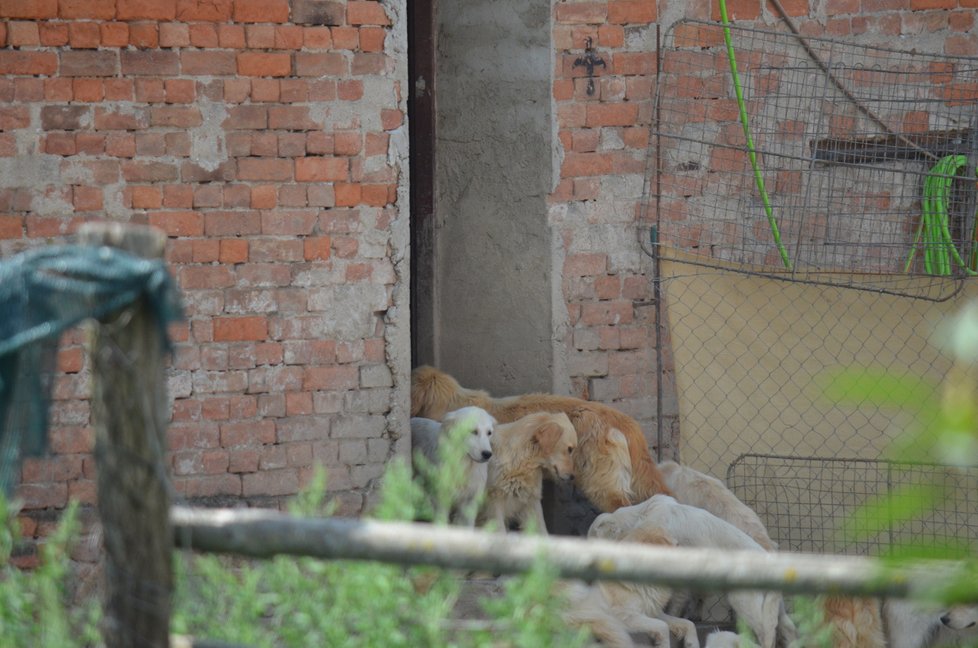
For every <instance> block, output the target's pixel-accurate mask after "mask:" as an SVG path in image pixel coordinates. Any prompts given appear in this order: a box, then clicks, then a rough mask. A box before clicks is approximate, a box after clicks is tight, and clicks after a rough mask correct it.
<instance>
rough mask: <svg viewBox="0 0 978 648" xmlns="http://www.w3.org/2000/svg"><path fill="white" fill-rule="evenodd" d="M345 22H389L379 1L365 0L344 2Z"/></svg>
mask: <svg viewBox="0 0 978 648" xmlns="http://www.w3.org/2000/svg"><path fill="white" fill-rule="evenodd" d="M346 22H347V23H348V24H350V25H390V24H391V20H390V18H389V17H388V16H387V12H386V11H384V6H383V5H382V4H381V3H380V2H375V1H365V0H350V1H349V2H347V3H346Z"/></svg>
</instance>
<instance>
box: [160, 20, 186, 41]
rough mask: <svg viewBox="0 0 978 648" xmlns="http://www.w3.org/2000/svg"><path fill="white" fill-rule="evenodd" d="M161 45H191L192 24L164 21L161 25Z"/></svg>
mask: <svg viewBox="0 0 978 648" xmlns="http://www.w3.org/2000/svg"><path fill="white" fill-rule="evenodd" d="M159 39H160V47H189V46H190V25H185V24H181V23H162V24H161V25H160V26H159Z"/></svg>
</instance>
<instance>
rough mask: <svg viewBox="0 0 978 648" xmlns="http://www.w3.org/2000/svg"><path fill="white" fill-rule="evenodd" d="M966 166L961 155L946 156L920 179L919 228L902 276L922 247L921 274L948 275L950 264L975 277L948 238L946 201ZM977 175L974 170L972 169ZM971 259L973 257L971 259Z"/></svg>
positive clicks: (966, 159) (970, 267)
mask: <svg viewBox="0 0 978 648" xmlns="http://www.w3.org/2000/svg"><path fill="white" fill-rule="evenodd" d="M967 164H968V158H967V157H965V156H964V155H948V156H946V157H943V158H941V159H940V160H938V162H937V164H935V165H934V166H933V167H932V168H931V170H930V171H928V172H927V177H926V178H925V179H924V193H923V196H922V197H921V214H920V226H919V227H918V228H917V234H916V236H915V237H914V243H913V246H912V247H911V249H910V255H909V256H908V257H907V263H906V264H905V265H904V272H910V266H911V264H912V263H913V258H914V255H915V254H916V252H917V246H918V245H921V246H922V247H923V257H924V271H925V272H926V273H927V274H931V275H950V274H951V260H952V258H953V260H954V262H955V263H956V264H957V265H958V266H959V267H961V268H962V269H963V270H964V271H965V272H966V273H967V274H969V275H978V272H975V269H974V268H973V267H972V266H973V265H974V263H971V264H968V263H965V262H964V260H963V259H962V258H961V254H960V253H959V252H958V249H957V247H955V245H954V239H953V238H952V237H951V230H950V217H949V216H948V201H949V199H950V192H951V183H952V182H953V181H954V176H955V175H957V173H958V172H959V171H960V170H961V169H963V168H964V167H965V166H967ZM976 173H978V169H976ZM973 258H974V255H973Z"/></svg>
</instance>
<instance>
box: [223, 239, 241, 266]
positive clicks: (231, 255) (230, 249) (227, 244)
mask: <svg viewBox="0 0 978 648" xmlns="http://www.w3.org/2000/svg"><path fill="white" fill-rule="evenodd" d="M218 260H219V261H220V262H221V263H244V262H245V261H247V260H248V242H247V241H244V240H240V239H227V240H223V241H221V248H220V256H219V257H218Z"/></svg>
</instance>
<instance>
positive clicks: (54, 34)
mask: <svg viewBox="0 0 978 648" xmlns="http://www.w3.org/2000/svg"><path fill="white" fill-rule="evenodd" d="M38 31H39V38H40V41H41V45H44V46H45V47H61V46H62V45H67V44H68V25H66V24H64V23H41V25H40V26H39V30H38ZM0 42H2V41H0Z"/></svg>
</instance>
